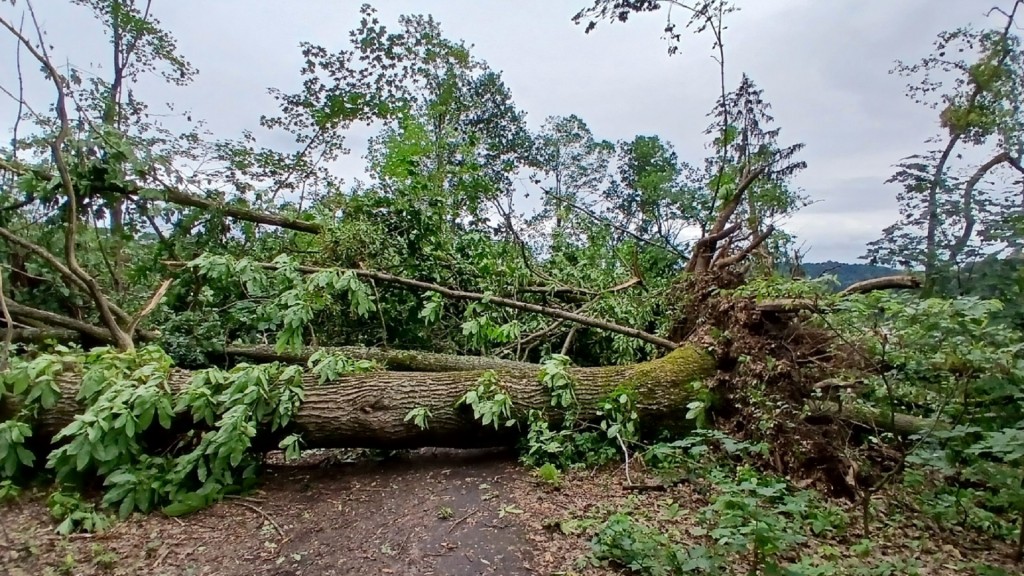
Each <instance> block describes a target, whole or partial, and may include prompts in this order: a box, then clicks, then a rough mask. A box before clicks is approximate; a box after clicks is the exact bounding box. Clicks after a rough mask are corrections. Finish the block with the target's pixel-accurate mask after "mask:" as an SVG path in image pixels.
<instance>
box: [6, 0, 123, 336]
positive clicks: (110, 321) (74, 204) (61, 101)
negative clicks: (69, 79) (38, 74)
mask: <svg viewBox="0 0 1024 576" xmlns="http://www.w3.org/2000/svg"><path fill="white" fill-rule="evenodd" d="M28 9H29V13H30V14H31V15H32V21H33V23H34V24H35V27H36V33H37V35H38V37H39V48H38V49H36V47H35V46H33V44H32V42H31V41H29V39H28V38H26V37H25V36H24V35H23V34H22V33H21V31H20V30H16V29H15V28H14V27H13V26H12V25H11V24H10V23H9V22H7V21H6V20H4V19H2V18H0V25H2V26H4V27H5V28H7V29H8V31H9V32H10V33H11V34H13V35H14V37H15V38H16V39H17V40H18V41H19V42H21V44H22V45H23V46H24V47H25V48H26V49H27V50H28V51H29V53H30V54H32V56H33V57H35V59H36V60H38V61H39V63H40V64H41V65H42V66H43V68H44V69H45V70H46V72H47V73H48V75H49V77H50V80H51V81H52V82H53V86H54V89H55V90H56V92H57V100H56V102H55V103H54V109H55V110H56V112H57V118H58V119H59V121H60V130H59V131H58V132H57V135H56V136H54V138H53V139H52V140H51V141H50V142H49V145H50V152H51V153H52V155H53V162H54V164H55V165H56V166H57V173H58V174H59V176H60V184H61V188H62V189H63V191H64V194H65V196H67V204H66V206H67V212H66V221H67V222H66V225H65V228H64V257H65V259H66V260H67V267H68V269H69V270H70V271H71V273H72V274H74V275H75V276H77V277H78V279H79V280H81V281H82V283H84V284H85V286H86V287H87V288H88V291H89V294H90V296H92V299H93V303H94V304H95V305H96V309H97V310H98V311H99V314H100V318H101V319H102V320H103V323H104V324H105V325H106V327H107V330H109V331H110V333H111V335H113V336H114V338H115V339H116V342H117V346H118V347H119V348H121V349H122V350H131V349H133V348H134V344H133V343H132V338H131V336H130V335H129V334H128V333H126V332H124V331H123V330H122V329H121V327H120V326H118V324H117V319H116V318H115V317H114V314H113V313H112V312H111V311H110V306H109V305H108V302H107V298H106V295H105V294H104V293H103V290H102V289H101V288H100V285H99V282H97V281H96V279H95V278H93V277H92V276H91V275H90V274H89V273H88V272H86V271H85V269H84V268H82V267H81V266H80V265H79V263H78V257H77V254H76V253H75V230H76V228H77V225H78V199H77V197H76V195H75V194H76V192H75V185H74V182H73V181H72V179H71V173H70V171H69V169H68V166H67V161H66V159H65V158H64V150H63V148H64V143H65V141H66V140H67V138H68V135H69V134H70V133H71V122H70V120H69V118H68V111H67V104H66V100H67V96H66V94H65V92H64V84H65V82H66V80H65V79H64V77H63V76H62V75H61V74H60V73H59V72H58V71H57V68H56V67H55V66H54V65H53V62H52V61H51V60H50V57H49V54H48V53H47V52H46V44H45V42H44V41H43V33H42V29H41V28H40V27H39V22H38V20H37V19H36V14H35V10H33V8H32V3H31V2H28Z"/></svg>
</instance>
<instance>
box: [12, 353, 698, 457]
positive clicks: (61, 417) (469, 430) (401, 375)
mask: <svg viewBox="0 0 1024 576" xmlns="http://www.w3.org/2000/svg"><path fill="white" fill-rule="evenodd" d="M715 370H716V362H715V360H714V358H713V357H712V356H711V355H710V354H708V353H707V352H706V351H705V350H704V349H703V348H701V347H699V346H696V345H686V346H683V347H681V348H679V349H677V350H675V351H673V352H672V353H670V354H668V355H666V356H664V357H662V358H659V359H657V360H653V361H650V362H644V363H640V364H632V365H628V366H609V367H601V368H575V369H570V373H571V375H572V378H573V381H574V383H575V394H576V400H577V402H578V406H579V414H580V416H581V417H583V418H588V417H592V416H593V415H594V414H595V410H596V408H597V407H598V405H599V402H601V401H602V400H603V399H604V398H607V397H608V396H609V395H610V394H612V393H616V392H618V391H619V390H632V391H634V392H635V393H636V398H637V402H636V411H637V413H638V415H639V417H640V421H641V422H642V423H652V424H653V423H664V422H673V421H674V422H676V423H677V425H681V424H682V423H683V414H685V411H686V405H687V403H689V402H690V401H691V400H692V399H693V398H694V396H695V394H696V391H695V389H694V386H693V384H694V383H695V382H700V381H702V380H703V379H705V378H707V377H709V376H711V375H712V374H714V372H715ZM482 374H483V371H462V372H435V373H405V372H375V373H367V374H360V375H351V376H344V377H341V378H339V379H338V380H336V381H333V382H330V383H328V384H325V385H318V384H317V380H316V377H315V376H314V375H312V374H307V375H306V376H305V377H304V379H305V400H304V402H303V403H302V405H301V406H300V408H299V410H298V413H297V414H296V415H295V418H294V420H293V424H292V425H291V427H290V429H289V430H286V431H284V432H285V433H291V432H297V433H300V434H302V440H303V445H304V446H305V447H307V448H383V449H401V448H419V447H450V448H477V447H485V446H504V445H509V444H510V443H513V442H514V441H515V440H516V439H517V438H518V437H520V436H521V435H522V434H524V433H525V431H526V426H525V414H526V413H527V411H528V410H530V409H537V410H544V409H548V410H550V408H551V392H550V391H549V390H547V389H546V388H545V386H544V385H543V384H542V383H541V381H540V375H539V373H538V371H537V369H536V368H529V369H521V368H508V369H501V370H496V371H495V374H496V375H497V377H498V381H499V383H500V386H501V387H502V388H503V389H504V390H505V391H506V392H508V394H509V395H510V397H511V399H512V404H513V416H514V417H517V418H518V419H519V425H518V426H512V427H504V426H502V427H500V428H499V429H497V430H496V429H495V428H494V426H490V425H489V426H483V425H481V424H480V423H479V422H478V421H476V420H474V419H473V412H472V409H471V408H470V407H468V406H460V407H456V406H455V404H456V403H457V402H458V401H459V399H460V398H461V397H462V396H463V395H464V394H465V393H466V392H468V391H469V390H473V389H475V388H476V387H477V381H478V379H479V378H480V377H481V375H482ZM190 378H191V372H188V371H185V370H173V371H172V372H171V374H170V376H169V378H168V386H169V387H170V388H171V389H172V390H174V391H180V390H182V389H183V388H184V387H185V386H186V385H187V384H188V382H189V380H190ZM79 383H80V375H79V374H65V375H63V376H61V377H59V378H58V384H59V386H60V388H61V391H62V394H61V399H60V401H59V402H58V404H57V405H56V406H55V407H53V408H52V409H50V410H45V411H43V412H42V413H41V414H40V415H39V418H38V420H37V421H36V422H35V425H34V426H33V429H34V430H35V435H36V437H43V438H50V437H52V436H53V435H54V434H56V433H57V432H58V431H59V430H60V429H61V428H63V427H64V426H66V425H67V424H69V423H70V422H71V421H72V419H73V418H74V417H75V415H76V414H78V413H80V412H81V406H79V405H78V403H77V402H76V401H75V399H74V398H75V395H76V393H77V390H78V386H79ZM420 407H423V408H426V409H427V410H429V411H430V414H431V415H430V417H429V418H428V420H427V428H426V429H420V428H419V427H418V426H416V425H415V424H413V423H412V422H411V421H410V422H406V421H405V418H406V416H407V415H408V414H409V412H410V411H412V410H414V409H416V408H420ZM17 409H18V407H17V406H14V405H10V404H7V405H5V404H2V403H0V420H3V419H4V418H7V417H9V416H10V415H11V414H12V413H15V412H14V411H16V410H17ZM183 416H184V417H183V418H181V422H180V423H179V424H180V425H183V426H187V425H188V424H189V421H190V419H189V418H188V416H187V415H183ZM263 432H266V431H263Z"/></svg>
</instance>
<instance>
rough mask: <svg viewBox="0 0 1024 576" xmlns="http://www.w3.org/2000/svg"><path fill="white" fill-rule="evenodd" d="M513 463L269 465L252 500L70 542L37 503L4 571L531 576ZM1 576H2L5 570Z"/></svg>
mask: <svg viewBox="0 0 1024 576" xmlns="http://www.w3.org/2000/svg"><path fill="white" fill-rule="evenodd" d="M528 482H529V481H528V479H527V476H526V474H525V473H524V472H523V471H522V470H521V469H520V468H517V467H516V465H515V461H514V459H513V458H512V457H511V456H510V455H508V454H504V453H500V452H493V451H491V452H488V451H459V452H452V451H439V450H438V451H434V450H423V451H418V452H415V453H412V454H406V455H401V456H398V457H395V458H394V459H389V460H386V461H380V462H374V461H361V462H358V463H352V464H347V463H333V464H331V465H329V466H323V465H321V464H318V463H317V462H315V461H310V462H307V463H305V464H303V465H300V466H295V465H289V466H272V467H270V469H269V470H268V471H267V474H266V477H265V481H264V484H263V487H262V488H261V489H260V490H259V491H257V492H256V493H254V494H251V495H250V496H249V497H246V498H240V499H234V500H229V501H226V502H224V503H222V504H218V505H216V506H214V507H212V508H210V509H207V510H204V511H201V512H199V513H196V514H194V515H191V516H188V517H186V518H182V519H173V518H167V517H164V516H163V515H161V514H153V515H150V516H149V517H145V518H133V519H131V520H129V521H126V522H122V523H118V524H117V525H116V526H115V527H114V528H113V529H111V530H110V531H108V532H106V533H104V534H101V535H96V536H81V537H73V538H71V539H66V540H63V539H61V538H59V537H58V536H56V535H55V534H53V532H52V530H53V523H52V521H50V519H49V518H47V517H46V509H45V507H44V506H43V505H42V501H41V500H40V499H37V498H31V499H24V500H23V501H22V502H19V503H16V504H14V505H12V506H11V507H10V508H8V509H6V510H4V511H2V512H0V523H2V525H3V526H4V530H3V531H0V540H6V541H7V542H3V543H2V544H0V554H3V556H0V567H5V568H6V574H11V575H12V576H23V575H29V574H31V575H36V574H46V573H48V572H49V573H52V574H83V575H91V574H144V573H145V574H154V575H159V574H166V575H172V574H173V575H177V574H190V575H196V576H214V575H216V576H228V575H253V574H261V575H262V574H265V575H274V576H299V575H313V574H323V575H334V574H338V575H340V574H402V575H405V574H408V575H430V574H437V575H452V576H461V575H467V576H468V575H482V574H500V575H507V576H519V575H525V574H534V573H535V571H534V570H533V569H532V568H531V563H532V562H533V557H532V553H531V552H532V549H533V547H534V546H533V544H531V542H530V540H529V539H527V538H526V531H525V530H524V528H523V527H522V525H521V523H520V522H518V521H517V520H518V518H517V516H519V511H518V510H519V509H518V508H517V507H516V502H515V501H514V499H513V498H514V497H513V494H514V493H516V492H517V491H518V492H522V491H523V490H522V489H523V487H522V486H521V484H525V483H528ZM0 573H5V571H4V570H0Z"/></svg>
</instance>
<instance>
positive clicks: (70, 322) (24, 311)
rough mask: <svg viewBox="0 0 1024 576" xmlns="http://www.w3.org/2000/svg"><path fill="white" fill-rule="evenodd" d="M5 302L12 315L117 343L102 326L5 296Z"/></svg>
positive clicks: (101, 340)
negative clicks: (21, 302) (33, 306)
mask: <svg viewBox="0 0 1024 576" xmlns="http://www.w3.org/2000/svg"><path fill="white" fill-rule="evenodd" d="M4 302H6V303H7V308H8V309H9V310H10V311H11V316H13V317H15V318H27V319H29V320H35V321H37V322H42V323H43V324H46V325H48V326H53V327H56V328H62V329H64V330H73V331H75V332H78V333H79V334H83V335H86V336H89V337H92V338H95V339H96V340H99V341H100V342H109V343H112V344H115V343H116V341H115V340H114V338H113V337H112V336H111V335H110V332H109V331H108V330H105V329H104V328H102V327H100V326H95V325H93V324H89V323H88V322H82V321H81V320H75V319H74V318H68V317H67V316H63V315H61V314H55V313H53V312H47V311H46V310H39V309H38V308H32V307H31V306H25V305H24V304H19V303H17V302H15V301H14V300H11V299H10V298H7V297H4Z"/></svg>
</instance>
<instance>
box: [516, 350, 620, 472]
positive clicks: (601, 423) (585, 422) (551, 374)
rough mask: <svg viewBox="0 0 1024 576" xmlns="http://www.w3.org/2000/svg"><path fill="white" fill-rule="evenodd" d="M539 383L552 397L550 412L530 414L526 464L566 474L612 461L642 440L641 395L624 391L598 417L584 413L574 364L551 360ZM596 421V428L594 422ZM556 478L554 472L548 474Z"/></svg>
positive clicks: (600, 406)
mask: <svg viewBox="0 0 1024 576" xmlns="http://www.w3.org/2000/svg"><path fill="white" fill-rule="evenodd" d="M541 366H542V367H541V372H540V381H541V383H542V384H543V385H544V387H545V389H547V391H548V393H549V394H550V396H551V403H550V406H549V407H548V409H546V410H531V411H530V412H529V413H528V414H527V422H528V425H529V428H528V430H527V433H526V436H525V438H524V439H523V442H522V454H521V459H522V460H523V462H524V463H526V464H528V465H530V466H534V467H537V468H544V467H545V466H551V467H553V468H554V469H556V470H557V469H565V468H571V467H579V466H598V465H601V464H604V463H606V462H609V461H611V460H613V459H614V458H615V457H616V456H617V455H618V454H619V452H620V450H623V449H628V448H627V447H628V446H631V445H632V444H633V443H635V442H636V441H637V440H638V439H639V416H638V414H637V412H636V410H635V403H636V394H635V392H633V391H632V390H628V389H626V388H620V389H616V390H614V391H612V392H611V393H610V394H608V395H607V396H606V397H605V398H604V399H602V400H601V402H599V404H598V406H597V409H596V410H595V412H594V414H592V415H590V414H587V415H584V414H580V411H579V405H578V403H577V399H576V393H575V389H574V384H573V380H572V375H571V374H570V372H569V370H568V369H569V367H570V360H569V358H568V357H566V356H563V355H561V354H554V355H551V356H548V357H547V358H546V359H545V360H544V362H543V363H542V365H541ZM593 420H596V421H597V425H596V426H595V425H594V424H592V423H591V422H592V421H593ZM545 474H546V475H548V476H552V475H553V473H552V472H550V471H549V472H546V473H545Z"/></svg>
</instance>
